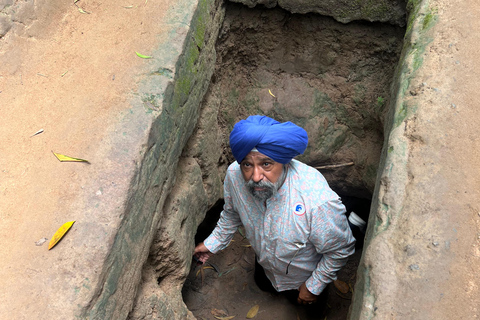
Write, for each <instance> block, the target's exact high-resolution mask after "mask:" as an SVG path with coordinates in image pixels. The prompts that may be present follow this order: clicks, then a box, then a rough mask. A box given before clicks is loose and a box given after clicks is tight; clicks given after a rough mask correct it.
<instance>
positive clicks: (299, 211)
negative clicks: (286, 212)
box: [293, 202, 305, 216]
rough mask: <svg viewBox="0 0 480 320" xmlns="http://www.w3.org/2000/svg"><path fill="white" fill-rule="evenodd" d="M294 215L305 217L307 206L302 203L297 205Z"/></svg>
mask: <svg viewBox="0 0 480 320" xmlns="http://www.w3.org/2000/svg"><path fill="white" fill-rule="evenodd" d="M293 213H295V214H296V215H297V216H303V215H304V214H305V205H304V204H303V203H301V202H297V203H295V205H294V208H293Z"/></svg>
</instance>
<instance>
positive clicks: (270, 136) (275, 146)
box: [230, 115, 308, 164]
mask: <svg viewBox="0 0 480 320" xmlns="http://www.w3.org/2000/svg"><path fill="white" fill-rule="evenodd" d="M307 144H308V136H307V132H306V131H305V130H304V129H303V128H301V127H299V126H297V125H296V124H294V123H292V122H290V121H289V122H284V123H280V122H278V121H276V120H274V119H272V118H269V117H267V116H258V115H257V116H250V117H248V118H247V119H246V120H240V121H239V122H237V123H236V124H235V126H234V127H233V130H232V132H231V133H230V147H231V148H232V153H233V156H234V157H235V159H236V160H237V162H238V163H240V162H242V161H243V159H244V158H245V157H246V155H247V154H248V153H249V152H250V151H252V149H253V148H256V149H257V150H258V152H260V153H263V154H264V155H266V156H268V157H269V158H271V159H272V160H274V161H276V162H280V163H283V164H286V163H289V162H290V161H291V160H292V159H293V157H295V156H297V155H299V154H302V153H303V152H304V151H305V149H306V148H307Z"/></svg>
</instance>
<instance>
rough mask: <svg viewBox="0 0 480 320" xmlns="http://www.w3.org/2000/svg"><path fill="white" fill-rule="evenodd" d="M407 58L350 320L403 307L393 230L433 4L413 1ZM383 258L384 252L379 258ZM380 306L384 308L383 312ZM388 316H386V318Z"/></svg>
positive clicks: (395, 88) (399, 74) (396, 87)
mask: <svg viewBox="0 0 480 320" xmlns="http://www.w3.org/2000/svg"><path fill="white" fill-rule="evenodd" d="M407 9H408V12H409V15H408V24H407V30H406V34H405V38H404V47H403V50H402V55H401V58H400V61H399V64H398V66H397V71H396V75H395V79H394V82H393V84H392V97H395V99H392V103H391V105H390V106H389V113H388V115H387V118H386V121H385V129H384V132H385V133H386V134H385V141H384V146H383V149H382V156H381V162H380V165H379V170H378V175H377V180H376V186H375V192H374V196H373V199H372V209H371V212H370V219H369V224H368V230H367V234H366V238H365V248H364V251H363V254H362V258H361V261H360V265H359V268H358V273H357V283H356V286H355V294H354V297H353V300H352V305H351V308H350V313H349V319H362V320H363V319H385V317H386V316H387V314H388V315H389V317H390V316H392V312H393V313H395V310H394V307H393V306H394V303H398V301H397V300H398V299H401V297H398V296H397V292H396V291H397V288H396V285H397V284H396V282H395V281H388V280H389V279H391V277H395V262H394V259H393V255H394V253H393V248H391V246H390V244H389V243H388V241H385V240H386V239H388V237H390V236H391V235H390V229H391V227H392V224H393V223H394V222H395V221H396V220H397V219H398V217H399V216H400V215H401V214H402V209H403V203H404V199H405V196H406V193H405V188H406V185H407V183H408V171H407V163H408V143H409V142H408V139H407V137H406V135H405V129H406V122H407V121H408V119H410V118H411V117H413V116H414V115H415V113H416V111H417V108H418V106H417V105H415V104H412V103H411V101H410V96H411V93H410V89H411V88H410V83H411V81H412V79H414V78H415V76H416V74H417V70H418V69H420V68H421V67H422V63H423V55H424V52H425V48H426V47H427V46H428V44H429V43H430V42H431V41H432V38H431V36H430V32H429V31H430V29H431V28H432V26H433V25H434V24H435V23H436V21H437V15H436V11H435V9H433V8H432V7H431V6H430V4H429V1H428V0H410V1H409V2H408V4H407ZM378 252H382V257H381V258H379V255H378ZM379 306H381V308H379ZM385 312H386V313H385Z"/></svg>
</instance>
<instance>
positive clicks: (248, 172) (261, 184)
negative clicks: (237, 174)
mask: <svg viewBox="0 0 480 320" xmlns="http://www.w3.org/2000/svg"><path fill="white" fill-rule="evenodd" d="M240 168H241V170H242V175H243V178H244V179H245V185H246V186H247V189H248V190H249V191H250V192H251V193H252V195H253V196H254V197H255V198H256V199H258V200H261V201H264V200H267V199H268V198H270V197H271V196H273V195H274V194H275V193H276V192H277V190H278V189H279V188H280V186H281V184H282V183H283V181H281V180H283V179H281V177H282V174H283V164H281V163H279V162H275V161H273V160H272V159H271V158H269V157H267V156H266V155H264V154H262V153H260V152H250V153H249V154H248V155H247V156H246V157H245V159H243V161H242V162H241V163H240Z"/></svg>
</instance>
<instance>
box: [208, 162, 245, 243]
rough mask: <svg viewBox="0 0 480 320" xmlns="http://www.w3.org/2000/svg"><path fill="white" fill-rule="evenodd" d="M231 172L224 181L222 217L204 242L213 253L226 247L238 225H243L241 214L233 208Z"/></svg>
mask: <svg viewBox="0 0 480 320" xmlns="http://www.w3.org/2000/svg"><path fill="white" fill-rule="evenodd" d="M230 174H231V172H229V171H227V175H226V177H225V182H224V199H225V204H224V206H223V211H222V213H221V214H220V219H219V220H218V222H217V226H216V227H215V229H214V230H213V232H212V233H211V234H210V235H209V236H208V238H207V239H205V241H204V242H203V244H204V245H205V247H206V248H207V249H208V250H209V251H210V252H212V253H217V252H218V251H220V250H223V249H225V248H226V247H227V246H228V244H229V243H230V241H231V240H232V238H233V235H234V234H235V232H236V231H237V229H238V227H239V226H241V225H242V221H241V220H240V216H239V215H238V213H237V212H236V211H235V209H234V208H233V201H232V194H233V189H232V187H233V184H232V181H231V177H230Z"/></svg>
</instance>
